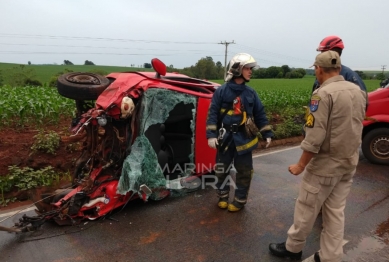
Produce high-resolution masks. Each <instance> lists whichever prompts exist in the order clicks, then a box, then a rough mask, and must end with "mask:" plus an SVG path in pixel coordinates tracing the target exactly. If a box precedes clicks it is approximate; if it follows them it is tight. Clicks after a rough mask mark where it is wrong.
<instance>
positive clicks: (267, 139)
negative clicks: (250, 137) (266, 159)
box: [208, 137, 271, 148]
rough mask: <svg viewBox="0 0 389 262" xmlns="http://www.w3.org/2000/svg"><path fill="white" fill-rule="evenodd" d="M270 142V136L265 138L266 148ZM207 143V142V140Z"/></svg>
mask: <svg viewBox="0 0 389 262" xmlns="http://www.w3.org/2000/svg"><path fill="white" fill-rule="evenodd" d="M270 143H271V137H268V138H266V148H268V147H269V146H270ZM208 144H209V142H208Z"/></svg>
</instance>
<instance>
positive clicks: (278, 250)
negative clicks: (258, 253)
mask: <svg viewBox="0 0 389 262" xmlns="http://www.w3.org/2000/svg"><path fill="white" fill-rule="evenodd" d="M269 250H270V252H271V253H272V254H273V255H275V256H277V257H289V258H291V259H301V256H302V255H303V251H300V252H298V253H293V252H290V251H288V250H286V246H285V242H283V243H278V244H277V243H271V244H270V245H269Z"/></svg>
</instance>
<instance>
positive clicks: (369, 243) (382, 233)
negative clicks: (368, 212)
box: [343, 218, 389, 261]
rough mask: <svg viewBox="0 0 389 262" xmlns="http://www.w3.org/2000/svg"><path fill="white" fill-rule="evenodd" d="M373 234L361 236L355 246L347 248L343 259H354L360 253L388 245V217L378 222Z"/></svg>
mask: <svg viewBox="0 0 389 262" xmlns="http://www.w3.org/2000/svg"><path fill="white" fill-rule="evenodd" d="M374 234H375V235H374V236H372V237H365V238H363V239H362V240H361V241H360V242H359V244H358V246H357V247H355V248H353V249H351V250H349V251H348V252H347V253H346V254H345V255H344V257H343V260H344V261H355V260H356V259H357V258H359V257H361V255H362V254H372V253H375V252H378V251H380V250H381V249H383V248H388V245H389V218H388V220H386V221H384V222H382V223H381V224H379V225H378V226H377V228H376V230H375V231H374Z"/></svg>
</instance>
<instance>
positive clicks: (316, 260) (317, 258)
mask: <svg viewBox="0 0 389 262" xmlns="http://www.w3.org/2000/svg"><path fill="white" fill-rule="evenodd" d="M313 259H314V260H315V262H321V261H320V256H319V252H316V253H315V255H314V256H313Z"/></svg>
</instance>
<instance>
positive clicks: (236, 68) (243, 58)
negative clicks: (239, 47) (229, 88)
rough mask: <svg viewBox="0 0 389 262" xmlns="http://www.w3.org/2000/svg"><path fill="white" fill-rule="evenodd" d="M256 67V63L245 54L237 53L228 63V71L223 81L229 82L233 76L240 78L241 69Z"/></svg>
mask: <svg viewBox="0 0 389 262" xmlns="http://www.w3.org/2000/svg"><path fill="white" fill-rule="evenodd" d="M245 66H246V67H257V66H258V65H257V62H256V61H255V60H254V58H253V57H252V56H251V55H249V54H246V53H239V54H236V55H234V57H233V58H232V59H231V60H230V62H229V63H228V66H227V68H228V71H227V76H226V79H225V81H226V82H228V81H230V80H231V79H232V78H233V77H234V76H241V75H242V69H243V67H245Z"/></svg>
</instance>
